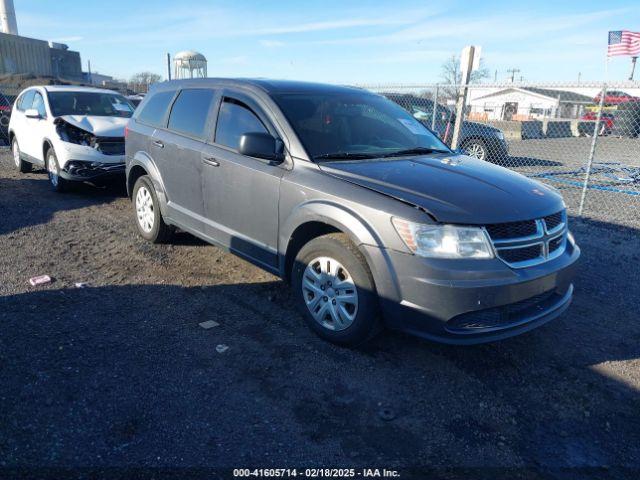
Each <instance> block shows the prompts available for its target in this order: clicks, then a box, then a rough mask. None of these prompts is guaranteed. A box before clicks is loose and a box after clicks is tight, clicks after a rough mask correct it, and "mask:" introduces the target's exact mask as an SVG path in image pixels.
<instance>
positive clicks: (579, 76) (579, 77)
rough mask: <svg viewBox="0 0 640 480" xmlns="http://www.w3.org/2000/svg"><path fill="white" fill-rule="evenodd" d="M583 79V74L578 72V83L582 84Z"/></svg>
mask: <svg viewBox="0 0 640 480" xmlns="http://www.w3.org/2000/svg"><path fill="white" fill-rule="evenodd" d="M581 78H582V72H578V83H580V79H581Z"/></svg>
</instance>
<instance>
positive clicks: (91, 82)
mask: <svg viewBox="0 0 640 480" xmlns="http://www.w3.org/2000/svg"><path fill="white" fill-rule="evenodd" d="M87 70H88V72H87V73H88V74H89V85H93V79H92V78H91V60H87Z"/></svg>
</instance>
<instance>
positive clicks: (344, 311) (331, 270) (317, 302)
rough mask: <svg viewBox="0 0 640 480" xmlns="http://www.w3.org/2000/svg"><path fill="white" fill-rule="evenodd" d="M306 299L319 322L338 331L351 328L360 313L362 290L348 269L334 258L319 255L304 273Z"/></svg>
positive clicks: (312, 314) (303, 281) (303, 292)
mask: <svg viewBox="0 0 640 480" xmlns="http://www.w3.org/2000/svg"><path fill="white" fill-rule="evenodd" d="M302 294H303V296H304V301H305V303H306V305H307V308H308V309H309V312H310V313H311V316H312V317H313V318H314V320H315V321H316V322H318V323H319V324H320V325H322V326H323V327H324V328H327V329H329V330H334V331H340V330H344V329H346V328H349V327H350V326H351V324H352V323H353V321H354V320H355V318H356V315H357V313H358V291H357V289H356V286H355V283H354V281H353V278H352V277H351V275H350V274H349V272H348V271H347V269H346V268H344V266H343V265H342V264H341V263H340V262H338V261H337V260H336V259H334V258H330V257H318V258H315V259H313V260H312V261H311V262H309V264H308V265H307V267H306V269H305V271H304V274H303V276H302Z"/></svg>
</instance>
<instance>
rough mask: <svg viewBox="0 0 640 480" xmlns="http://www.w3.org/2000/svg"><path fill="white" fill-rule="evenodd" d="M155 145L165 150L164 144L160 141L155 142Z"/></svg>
mask: <svg viewBox="0 0 640 480" xmlns="http://www.w3.org/2000/svg"><path fill="white" fill-rule="evenodd" d="M153 144H154V145H155V146H156V147H158V148H164V143H162V142H161V141H160V140H154V141H153Z"/></svg>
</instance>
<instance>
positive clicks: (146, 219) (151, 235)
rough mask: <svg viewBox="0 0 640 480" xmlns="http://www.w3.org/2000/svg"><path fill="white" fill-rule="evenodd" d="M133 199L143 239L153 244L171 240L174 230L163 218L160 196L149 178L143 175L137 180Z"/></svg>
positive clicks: (139, 230)
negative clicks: (159, 201)
mask: <svg viewBox="0 0 640 480" xmlns="http://www.w3.org/2000/svg"><path fill="white" fill-rule="evenodd" d="M131 199H132V200H133V210H134V212H135V215H136V226H137V227H138V233H140V235H141V236H142V238H144V239H145V240H149V241H150V242H152V243H164V242H167V241H168V240H169V239H170V238H171V235H172V233H173V228H172V227H171V226H169V225H167V224H166V223H165V222H164V219H163V218H162V212H160V204H159V203H158V196H157V195H156V190H155V188H154V187H153V182H152V181H151V179H150V178H149V176H147V175H142V176H141V177H140V178H138V180H136V183H135V185H134V186H133V195H132V197H131Z"/></svg>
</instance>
